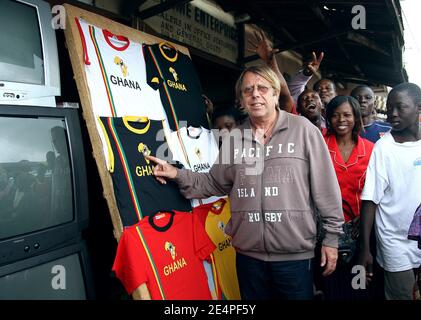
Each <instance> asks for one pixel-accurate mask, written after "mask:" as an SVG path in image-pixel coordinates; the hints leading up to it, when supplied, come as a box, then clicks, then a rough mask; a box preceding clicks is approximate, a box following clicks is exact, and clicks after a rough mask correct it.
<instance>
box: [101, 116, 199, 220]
mask: <svg viewBox="0 0 421 320" xmlns="http://www.w3.org/2000/svg"><path fill="white" fill-rule="evenodd" d="M99 121H100V123H101V126H102V128H103V130H104V135H105V137H106V140H107V144H108V149H109V158H110V166H109V168H108V169H109V171H110V172H111V176H112V179H113V187H114V194H115V197H116V201H117V206H118V209H119V213H120V217H121V221H122V223H123V225H124V226H130V225H133V224H135V223H137V222H139V221H140V220H141V219H142V218H143V217H144V216H149V215H151V214H153V213H155V212H157V211H163V210H167V211H169V210H179V211H190V210H191V205H190V201H188V200H187V199H185V198H184V197H183V196H182V195H181V193H180V191H179V188H178V186H177V184H176V183H175V182H172V181H169V182H167V184H161V183H160V182H158V181H157V180H156V178H155V176H154V175H153V168H152V165H153V163H150V161H149V160H147V159H146V158H145V155H152V156H158V157H160V158H164V159H166V160H168V161H171V159H172V154H171V152H170V151H169V148H168V146H167V145H166V142H165V137H164V136H163V135H162V121H155V120H150V119H148V118H137V117H122V118H112V117H100V118H99ZM161 137H162V139H161Z"/></svg>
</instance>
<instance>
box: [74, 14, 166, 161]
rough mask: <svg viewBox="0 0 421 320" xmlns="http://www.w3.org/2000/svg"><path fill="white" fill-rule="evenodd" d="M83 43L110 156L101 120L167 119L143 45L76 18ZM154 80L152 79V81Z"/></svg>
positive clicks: (93, 98)
mask: <svg viewBox="0 0 421 320" xmlns="http://www.w3.org/2000/svg"><path fill="white" fill-rule="evenodd" d="M75 20H76V24H77V26H78V30H79V34H80V37H81V41H82V47H83V51H84V62H85V74H86V78H87V81H88V87H89V94H90V98H91V105H92V111H93V113H94V116H95V118H96V127H97V132H98V134H99V136H100V139H101V141H102V146H103V154H104V157H105V160H106V163H107V166H109V157H108V156H109V155H108V150H107V142H106V139H105V137H104V133H103V131H102V129H101V126H100V124H99V122H98V117H122V116H139V117H147V118H149V119H151V120H164V121H163V124H164V129H165V130H167V126H166V125H167V123H168V122H167V116H166V114H165V110H164V107H163V106H162V104H161V98H160V94H159V91H158V90H154V89H153V88H152V87H151V86H150V85H149V83H148V82H147V80H146V78H147V77H146V65H145V59H144V55H143V49H142V44H140V43H136V42H134V41H131V40H129V39H128V38H126V37H124V36H118V35H114V34H112V33H111V32H109V31H107V30H105V29H101V28H98V27H96V26H93V25H91V24H88V23H87V22H86V21H84V20H83V19H80V18H75ZM151 81H153V80H151Z"/></svg>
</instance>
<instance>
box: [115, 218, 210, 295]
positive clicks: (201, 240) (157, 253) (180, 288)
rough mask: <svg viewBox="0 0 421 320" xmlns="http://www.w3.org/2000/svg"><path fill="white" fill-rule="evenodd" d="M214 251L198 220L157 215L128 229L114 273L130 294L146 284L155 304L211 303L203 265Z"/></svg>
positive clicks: (121, 241) (123, 237)
mask: <svg viewBox="0 0 421 320" xmlns="http://www.w3.org/2000/svg"><path fill="white" fill-rule="evenodd" d="M214 249H215V245H214V244H213V243H212V241H211V240H210V239H209V237H208V235H207V234H206V232H205V229H204V228H203V225H202V224H201V223H200V222H199V220H198V219H197V217H196V216H195V215H192V214H191V213H187V212H180V211H173V212H165V213H162V212H158V213H156V214H154V215H152V216H149V217H145V218H143V219H142V220H141V221H140V222H139V223H137V224H136V225H133V226H131V227H128V228H126V229H125V230H124V232H123V234H122V236H121V238H120V241H119V244H118V248H117V255H116V258H115V261H114V265H113V271H114V272H115V273H116V275H117V277H118V278H119V279H120V280H121V282H122V283H123V285H124V287H125V288H126V290H127V292H129V293H132V292H133V291H134V290H135V289H136V288H138V287H139V286H140V285H141V284H142V283H146V285H147V288H148V290H149V293H150V295H151V298H152V299H153V300H167V299H172V300H210V299H211V294H210V292H209V287H208V282H207V277H206V273H205V270H204V268H203V260H204V259H206V258H207V257H208V256H209V255H210V254H211V253H212V252H213V250H214Z"/></svg>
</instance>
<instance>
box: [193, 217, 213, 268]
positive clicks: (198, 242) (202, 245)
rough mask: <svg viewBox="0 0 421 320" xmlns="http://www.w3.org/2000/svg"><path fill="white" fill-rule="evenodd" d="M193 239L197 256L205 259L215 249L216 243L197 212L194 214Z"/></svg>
mask: <svg viewBox="0 0 421 320" xmlns="http://www.w3.org/2000/svg"><path fill="white" fill-rule="evenodd" d="M192 219H193V241H194V251H195V254H196V256H197V257H198V258H199V259H201V260H205V259H206V258H208V257H209V255H210V254H211V253H212V252H213V251H214V250H215V248H216V247H215V244H214V243H213V242H212V240H211V239H210V238H209V236H208V234H207V233H206V230H205V226H204V225H203V224H202V223H200V218H199V216H198V215H197V214H193V217H192Z"/></svg>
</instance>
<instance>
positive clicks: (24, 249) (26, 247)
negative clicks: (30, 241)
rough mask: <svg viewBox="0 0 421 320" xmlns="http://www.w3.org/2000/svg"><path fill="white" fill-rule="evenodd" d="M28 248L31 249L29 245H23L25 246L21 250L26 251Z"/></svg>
mask: <svg viewBox="0 0 421 320" xmlns="http://www.w3.org/2000/svg"><path fill="white" fill-rule="evenodd" d="M29 249H31V248H30V247H29V246H25V248H23V251H25V252H28V251H29Z"/></svg>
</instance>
